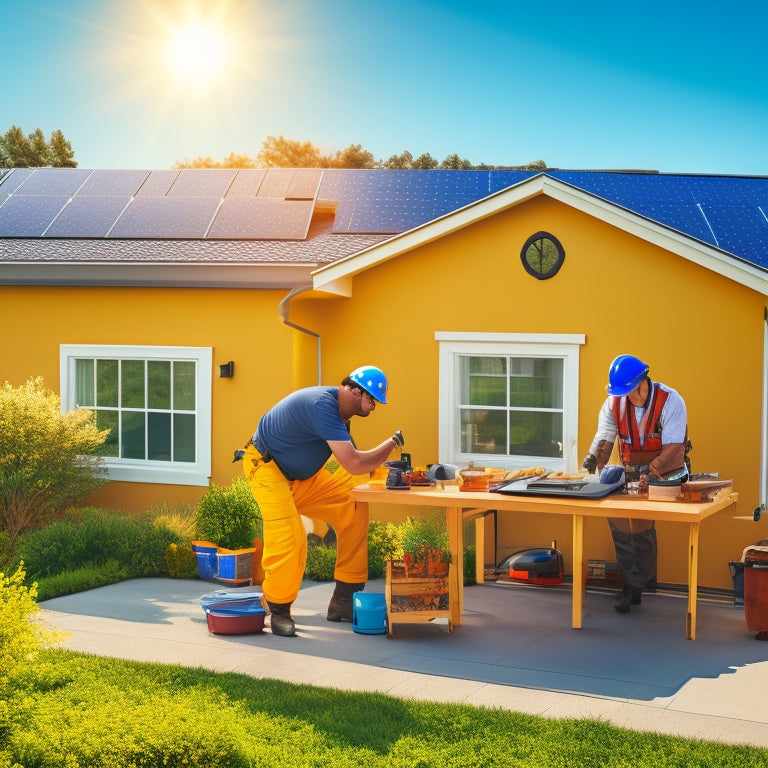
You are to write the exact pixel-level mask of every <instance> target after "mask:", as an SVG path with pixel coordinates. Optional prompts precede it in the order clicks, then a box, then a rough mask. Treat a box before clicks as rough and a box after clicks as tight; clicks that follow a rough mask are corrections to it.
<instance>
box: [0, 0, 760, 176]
mask: <svg viewBox="0 0 768 768" xmlns="http://www.w3.org/2000/svg"><path fill="white" fill-rule="evenodd" d="M3 17H4V29H5V34H4V36H3V38H4V40H3V59H4V61H5V62H6V67H5V74H4V76H3V80H4V83H3V85H4V87H3V98H2V105H1V106H0V112H1V113H2V120H0V132H5V131H6V130H7V129H8V128H10V127H11V125H18V126H20V127H21V128H22V129H23V131H24V132H25V133H27V134H28V133H31V132H32V131H33V130H34V129H35V128H37V127H40V128H41V129H42V130H43V132H44V133H45V134H46V136H49V135H50V132H51V131H52V130H55V129H60V130H61V131H63V133H64V135H65V136H66V138H67V139H69V140H70V142H71V143H72V145H73V148H74V150H75V159H76V160H77V161H78V163H79V165H80V167H82V168H146V169H152V168H169V167H171V166H172V164H173V163H174V162H175V161H177V160H182V159H184V158H193V157H198V156H209V157H212V158H213V159H215V160H220V159H223V158H224V157H225V156H226V155H228V154H229V153H230V152H237V153H242V154H247V155H250V156H255V155H256V154H257V153H258V151H259V149H260V147H261V143H262V141H263V140H264V139H265V138H266V137H267V136H270V135H272V136H277V135H283V136H285V137H286V138H289V139H295V140H299V141H311V142H312V143H313V144H316V145H317V146H319V147H320V148H321V149H322V150H324V151H327V152H334V151H336V150H339V149H343V148H344V147H346V146H348V145H350V144H361V145H362V146H363V148H364V149H367V150H369V151H370V152H372V153H373V155H374V156H375V157H376V158H382V159H386V158H388V157H389V156H391V155H393V154H400V153H401V152H403V151H404V150H408V151H410V152H411V153H412V154H413V155H414V156H418V155H420V154H421V153H423V152H429V153H430V154H431V155H432V156H433V157H435V158H436V159H438V160H442V159H443V158H444V157H445V156H446V155H448V154H451V153H454V152H455V153H457V154H458V155H460V156H461V157H463V158H467V159H468V160H470V161H471V162H472V163H474V164H478V163H488V164H492V165H521V164H524V163H528V162H531V161H533V160H544V161H545V162H546V163H547V165H549V166H550V167H559V168H570V169H592V168H599V169H607V168H623V169H645V170H659V171H662V172H683V173H689V172H690V173H715V174H750V175H751V174H757V175H768V74H767V73H768V3H766V2H765V0H731V2H729V3H727V4H720V5H719V6H717V7H716V6H714V5H713V4H709V3H706V4H705V3H701V2H690V1H689V0H666V1H665V2H660V1H659V0H647V1H646V2H645V3H641V4H636V3H617V2H603V1H597V0H585V1H584V2H582V3H573V2H561V0H549V1H548V2H532V1H531V0H528V1H527V2H517V0H506V2H502V1H499V2H496V1H495V0H493V1H492V0H474V1H472V0H470V1H469V2H431V1H427V0H407V1H405V0H390V2H388V3H373V2H368V1H367V0H357V1H356V2H355V1H353V0H278V1H277V2H275V0H271V2H266V0H67V2H62V0H26V2H14V3H10V2H4V3H3ZM191 21H195V22H196V23H197V30H198V32H200V33H201V34H202V37H200V38H199V39H198V40H197V41H196V42H195V44H194V46H193V58H192V61H191V62H187V63H186V64H183V63H179V62H177V63H176V68H175V69H174V68H173V67H172V66H171V65H170V63H169V58H168V56H167V55H166V52H167V50H168V49H169V43H170V41H171V40H172V39H174V38H175V36H176V35H178V33H179V32H180V31H181V30H183V29H185V28H187V26H188V24H189V23H190V22H191ZM217 52H218V54H219V57H218V59H217V61H218V64H216V65H214V64H213V63H212V64H210V68H208V67H209V65H208V64H207V62H208V58H209V57H210V56H212V54H214V53H217ZM8 62H13V69H12V70H11V69H10V68H9V67H8ZM198 68H200V69H198ZM193 73H194V75H193Z"/></svg>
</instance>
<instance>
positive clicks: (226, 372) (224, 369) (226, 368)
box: [219, 360, 235, 379]
mask: <svg viewBox="0 0 768 768" xmlns="http://www.w3.org/2000/svg"><path fill="white" fill-rule="evenodd" d="M234 375H235V361H234V360H230V361H229V362H228V363H224V364H223V365H220V366H219V376H220V377H221V378H222V379H231V378H232V377H233V376H234Z"/></svg>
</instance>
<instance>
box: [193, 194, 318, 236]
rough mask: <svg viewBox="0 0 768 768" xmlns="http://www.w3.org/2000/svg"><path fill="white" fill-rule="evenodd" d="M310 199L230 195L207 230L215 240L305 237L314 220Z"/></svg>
mask: <svg viewBox="0 0 768 768" xmlns="http://www.w3.org/2000/svg"><path fill="white" fill-rule="evenodd" d="M312 208H313V203H312V201H311V200H276V199H273V198H248V197H235V198H227V199H226V200H225V201H224V202H223V203H222V204H221V207H220V208H219V211H218V213H217V214H216V219H215V220H214V222H213V225H212V226H211V229H210V231H209V233H208V237H209V238H213V239H230V238H231V239H239V240H303V239H304V238H305V237H306V236H307V231H308V230H309V223H310V221H311V219H312Z"/></svg>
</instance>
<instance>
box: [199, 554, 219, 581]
mask: <svg viewBox="0 0 768 768" xmlns="http://www.w3.org/2000/svg"><path fill="white" fill-rule="evenodd" d="M195 555H196V556H197V575H198V576H199V577H200V578H201V579H212V578H213V577H214V576H215V575H216V550H214V551H213V552H206V551H200V550H199V549H198V550H197V551H196V552H195Z"/></svg>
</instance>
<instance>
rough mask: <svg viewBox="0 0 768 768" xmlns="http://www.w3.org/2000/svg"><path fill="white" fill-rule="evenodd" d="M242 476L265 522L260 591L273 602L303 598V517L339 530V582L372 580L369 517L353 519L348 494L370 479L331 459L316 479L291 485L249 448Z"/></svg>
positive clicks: (304, 550)
mask: <svg viewBox="0 0 768 768" xmlns="http://www.w3.org/2000/svg"><path fill="white" fill-rule="evenodd" d="M243 473H244V474H245V479H246V480H248V482H249V484H250V486H251V491H252V492H253V496H254V498H255V499H256V502H257V503H258V505H259V509H260V510H261V516H262V519H263V521H264V554H263V557H262V566H263V568H264V581H263V583H262V585H261V588H262V592H263V593H264V597H265V598H266V599H267V600H268V601H269V602H270V603H274V604H284V603H292V602H293V601H294V600H295V599H296V597H297V595H298V594H299V589H300V588H301V581H302V579H303V577H304V568H305V566H306V562H307V534H306V530H305V528H304V524H303V523H302V520H301V515H304V516H305V517H308V518H311V519H317V520H322V521H323V522H325V523H327V524H328V525H330V526H332V527H333V529H334V531H336V544H337V554H336V569H335V571H334V578H335V579H336V580H337V581H344V582H348V583H353V584H354V583H363V582H366V581H367V580H368V516H367V515H366V516H364V517H363V516H361V515H359V514H355V501H354V499H353V498H352V496H351V494H350V491H351V489H352V488H354V487H355V486H356V485H360V484H362V483H365V482H367V481H368V480H369V479H370V477H369V475H367V474H365V475H351V474H350V473H349V472H347V470H346V469H344V467H342V466H341V465H340V464H339V462H338V461H337V460H336V459H335V457H333V456H331V457H330V458H329V459H328V461H327V462H326V463H325V465H324V466H323V467H321V468H320V470H319V471H318V472H316V473H315V474H314V475H312V477H309V478H307V479H306V480H287V479H286V478H285V475H283V473H282V472H281V471H280V469H279V467H278V466H277V464H276V463H275V461H268V462H264V461H262V458H261V454H260V453H259V452H258V450H257V449H256V448H255V447H254V446H253V445H249V446H248V447H247V448H246V451H245V456H244V457H243Z"/></svg>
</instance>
